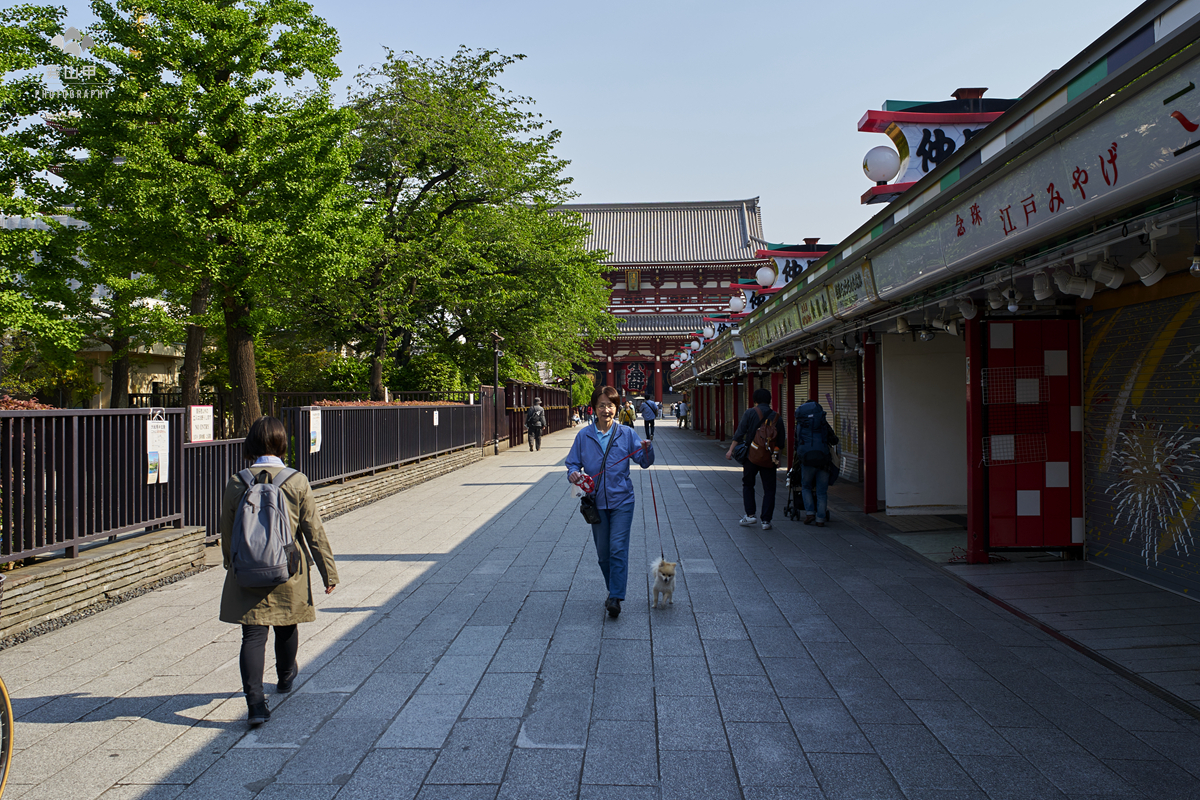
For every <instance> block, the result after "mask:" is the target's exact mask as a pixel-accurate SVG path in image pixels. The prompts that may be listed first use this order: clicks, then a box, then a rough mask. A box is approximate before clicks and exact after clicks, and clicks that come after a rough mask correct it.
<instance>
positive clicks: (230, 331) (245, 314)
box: [222, 294, 262, 438]
mask: <svg viewBox="0 0 1200 800" xmlns="http://www.w3.org/2000/svg"><path fill="white" fill-rule="evenodd" d="M222 306H223V312H224V316H225V341H226V343H227V346H228V348H229V382H230V383H231V384H233V435H234V437H235V438H237V437H241V436H245V435H246V434H247V433H249V432H250V426H251V425H252V424H253V423H254V421H255V420H257V419H258V418H259V417H261V416H262V411H261V409H260V407H259V405H258V374H257V372H256V370H255V365H254V336H253V335H252V334H251V333H250V329H249V325H248V323H249V317H250V304H249V303H247V302H246V301H245V300H244V299H242V298H241V297H240V296H238V295H236V294H229V295H226V297H225V299H224V301H223V303H222Z"/></svg>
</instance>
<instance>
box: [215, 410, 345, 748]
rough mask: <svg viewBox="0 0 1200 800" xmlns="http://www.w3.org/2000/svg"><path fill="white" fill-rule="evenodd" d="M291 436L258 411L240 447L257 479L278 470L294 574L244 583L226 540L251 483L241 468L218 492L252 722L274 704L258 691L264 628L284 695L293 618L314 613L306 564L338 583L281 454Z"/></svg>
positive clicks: (228, 604)
mask: <svg viewBox="0 0 1200 800" xmlns="http://www.w3.org/2000/svg"><path fill="white" fill-rule="evenodd" d="M287 449H288V437H287V431H286V430H285V429H284V427H283V423H282V422H280V421H279V420H277V419H275V418H274V417H261V418H260V419H259V420H258V421H256V422H255V423H254V424H253V425H251V426H250V432H249V433H248V434H247V435H246V442H245V444H243V445H242V452H243V453H244V454H245V457H246V459H247V460H248V461H252V462H253V464H252V466H251V467H250V468H249V472H250V473H251V476H252V478H253V482H254V483H265V482H267V481H270V482H271V483H273V484H275V479H276V478H277V477H279V476H280V473H286V474H284V475H283V480H282V482H281V483H278V484H275V485H277V486H278V487H279V492H280V493H281V494H282V495H283V498H284V499H285V500H286V503H287V515H288V520H289V522H290V523H291V531H292V536H293V541H294V544H295V546H296V547H297V548H299V552H300V558H299V565H298V567H297V569H296V573H295V574H294V575H292V576H291V577H290V578H289V579H288V580H287V581H286V582H285V583H281V584H278V585H276V586H268V587H251V586H243V585H242V584H241V583H240V582H239V580H238V578H237V576H236V575H235V573H234V570H233V569H231V567H233V566H234V564H233V559H232V552H231V545H232V540H233V534H234V518H235V517H236V515H237V511H238V507H239V506H240V505H241V502H242V497H243V495H245V494H246V492H247V491H248V490H249V489H250V484H248V483H247V481H246V479H245V471H243V472H241V473H238V474H237V475H233V476H231V477H230V478H229V482H228V483H226V484H225V493H224V495H223V496H222V498H221V553H222V555H223V556H224V563H225V569H226V570H227V571H226V573H225V586H224V588H223V589H222V590H221V613H220V619H221V621H222V622H231V623H233V624H235V625H241V626H242V649H241V656H240V657H239V659H238V665H239V667H240V668H241V673H242V691H243V692H245V694H246V704H247V706H248V707H249V722H250V724H251V725H261V724H262V723H264V722H266V721H267V720H268V719H270V718H271V709H270V706H268V704H267V698H266V695H265V694H264V692H263V665H264V662H265V658H266V648H267V631H268V629H269V628H274V629H275V673H276V677H277V681H276V683H275V693H276V694H286V693H287V692H290V691H291V690H292V684H293V682H294V681H295V680H296V676H297V675H298V674H299V667H298V666H297V665H296V651H297V646H298V644H299V640H300V634H299V631H298V630H297V628H296V626H297V624H299V623H301V622H313V621H315V620H316V618H317V616H316V611H315V610H314V608H313V593H312V586H311V584H310V582H309V575H310V573H309V569H310V567H311V566H312V565H314V564H315V566H316V567H317V569H318V570H319V571H320V573H321V580H322V581H323V582H324V584H325V594H329V593H330V592H332V591H333V590H334V588H335V587H336V586H337V584H338V573H337V567H336V566H335V565H334V562H333V550H331V549H330V547H329V540H328V539H326V538H325V526H324V525H323V524H322V523H321V515H320V514H318V513H317V504H316V500H315V499H314V496H313V491H312V487H311V486H309V483H308V478H307V477H305V475H304V473H302V472H296V471H295V470H288V469H287V468H286V467H285V465H284V463H283V458H284V456H286V455H287Z"/></svg>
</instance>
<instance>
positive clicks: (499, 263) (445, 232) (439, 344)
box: [311, 48, 612, 398]
mask: <svg viewBox="0 0 1200 800" xmlns="http://www.w3.org/2000/svg"><path fill="white" fill-rule="evenodd" d="M521 58H523V56H502V55H499V54H498V53H496V52H495V51H492V50H480V51H474V50H469V49H466V48H463V49H460V50H459V51H458V53H457V54H455V55H454V56H453V57H452V58H450V59H449V60H444V59H433V60H431V59H425V58H421V57H418V56H416V55H413V54H412V53H404V54H403V55H401V56H397V55H396V54H395V53H393V52H391V51H389V52H388V54H387V58H386V60H385V62H384V63H383V64H382V65H381V66H379V67H376V68H374V69H372V70H370V71H368V72H367V73H365V74H363V75H360V76H359V81H358V89H357V90H356V91H355V92H354V93H353V94H352V96H351V105H352V107H353V108H354V110H355V111H356V113H357V114H358V116H359V118H360V119H361V121H362V122H361V125H360V128H359V131H358V136H359V138H360V139H361V141H362V144H363V149H362V155H361V158H360V159H359V160H358V161H357V162H356V163H355V165H354V170H353V181H354V184H355V186H356V187H358V188H359V189H361V190H362V192H363V193H364V194H365V195H366V196H367V197H368V198H369V200H368V202H369V203H370V205H371V207H372V208H373V209H374V212H375V214H376V219H377V224H378V230H379V232H380V234H381V238H380V240H379V242H378V245H377V247H375V248H374V249H373V250H372V251H371V253H370V258H369V259H368V262H367V263H366V264H364V268H363V269H362V270H361V271H360V272H359V273H358V274H356V275H355V276H354V278H353V280H349V281H346V282H345V283H343V284H342V285H340V287H339V291H338V293H337V295H336V296H330V297H326V298H316V299H314V301H313V302H312V303H311V305H312V306H313V307H315V308H316V309H318V312H319V313H320V314H321V315H322V318H323V319H325V320H327V321H328V322H327V324H329V325H330V326H332V327H334V328H336V329H337V330H338V331H339V337H340V338H343V339H345V340H346V341H356V342H359V343H360V345H361V346H362V348H363V350H364V351H365V352H367V353H369V359H370V362H371V374H370V382H371V391H372V396H373V397H375V398H381V397H382V396H383V386H384V384H383V375H384V366H385V362H386V361H387V360H388V359H389V358H390V359H391V360H392V361H393V363H394V366H395V367H396V368H397V369H398V370H399V373H400V374H405V373H406V372H407V367H409V365H410V362H411V361H412V359H413V358H414V357H415V356H416V355H418V354H421V353H425V354H429V355H430V356H432V354H440V355H441V356H442V357H443V358H448V359H450V360H451V361H452V362H453V363H457V364H460V365H462V373H463V375H464V376H467V377H468V378H470V379H472V380H474V379H477V378H478V376H479V375H481V374H483V373H490V369H487V367H489V366H490V360H491V338H490V333H491V332H492V331H498V332H500V333H501V335H503V336H504V337H505V347H504V349H505V352H506V354H508V356H509V357H510V358H512V357H517V358H519V359H521V360H523V361H524V363H526V364H532V363H534V362H536V361H545V362H553V363H556V364H558V363H565V361H566V360H568V359H569V355H575V354H578V352H579V345H580V343H579V333H580V329H581V327H590V328H592V329H593V330H597V331H604V330H610V329H612V323H611V321H609V320H607V319H606V317H605V314H604V310H605V307H606V304H607V286H606V285H605V283H604V280H603V278H602V277H601V274H600V272H601V270H600V266H599V259H598V258H597V257H596V256H595V255H593V254H590V253H588V252H587V251H585V250H584V249H583V246H582V242H583V239H584V237H585V236H586V231H584V230H583V229H582V227H581V226H580V225H579V224H578V223H577V222H576V221H574V220H571V219H569V218H568V217H566V216H565V215H561V214H556V213H555V212H554V211H553V208H554V207H555V206H557V205H559V204H561V203H562V202H564V201H565V200H567V199H569V198H570V197H571V195H570V193H569V192H568V191H567V189H566V187H567V185H568V184H569V182H570V179H569V178H568V177H566V176H565V175H564V174H563V170H564V168H565V167H566V165H567V162H565V161H563V160H561V159H559V158H557V157H556V156H555V155H554V154H553V148H554V145H555V144H556V142H557V141H558V138H559V132H558V131H556V130H550V131H546V130H545V122H544V121H543V120H542V119H541V116H540V115H539V114H536V113H534V112H532V111H529V110H528V109H527V106H528V105H529V104H530V103H531V101H530V100H529V99H528V98H525V97H520V96H517V95H514V94H511V93H510V92H508V91H506V90H505V89H504V88H503V87H501V86H500V85H499V84H498V83H497V82H496V81H497V79H498V78H499V76H500V74H501V73H502V72H503V71H504V69H505V68H506V67H508V66H509V65H511V64H513V63H514V62H515V61H517V60H518V59H521Z"/></svg>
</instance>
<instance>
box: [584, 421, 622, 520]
mask: <svg viewBox="0 0 1200 800" xmlns="http://www.w3.org/2000/svg"><path fill="white" fill-rule="evenodd" d="M616 425H617V423H616V422H614V423H613V426H612V427H611V428H609V429H608V430H609V435H608V447H606V448H604V458H603V459H601V461H600V473H601V474H602V473H603V472H604V470H605V468H606V467H607V466H608V453H609V451H610V450H612V446H613V440H614V439H616V438H617V430H616ZM596 477H597V478H599V477H600V475H599V474H598V475H597V476H596ZM596 488H600V484H599V483H597V484H596ZM579 513H580V514H582V515H583V518H584V519H585V520H587V523H588V524H589V525H599V524H600V507H599V506H597V505H596V497H595V495H590V494H585V495H584V496H583V497H581V498H579Z"/></svg>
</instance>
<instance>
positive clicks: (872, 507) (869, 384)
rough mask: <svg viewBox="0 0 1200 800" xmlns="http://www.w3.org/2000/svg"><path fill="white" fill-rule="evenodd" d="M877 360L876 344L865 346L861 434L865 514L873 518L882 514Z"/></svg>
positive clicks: (866, 344)
mask: <svg viewBox="0 0 1200 800" xmlns="http://www.w3.org/2000/svg"><path fill="white" fill-rule="evenodd" d="M875 356H876V347H875V343H874V342H866V343H864V344H863V357H862V373H863V380H862V418H861V428H860V430H861V431H862V433H861V435H862V447H861V450H862V459H863V467H862V479H863V512H864V513H866V514H874V513H875V512H876V511H878V510H879V447H878V446H879V426H878V425H876V423H875V414H876V408H875V406H876V402H875V398H876V397H877V396H878V394H877V388H876V386H875Z"/></svg>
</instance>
